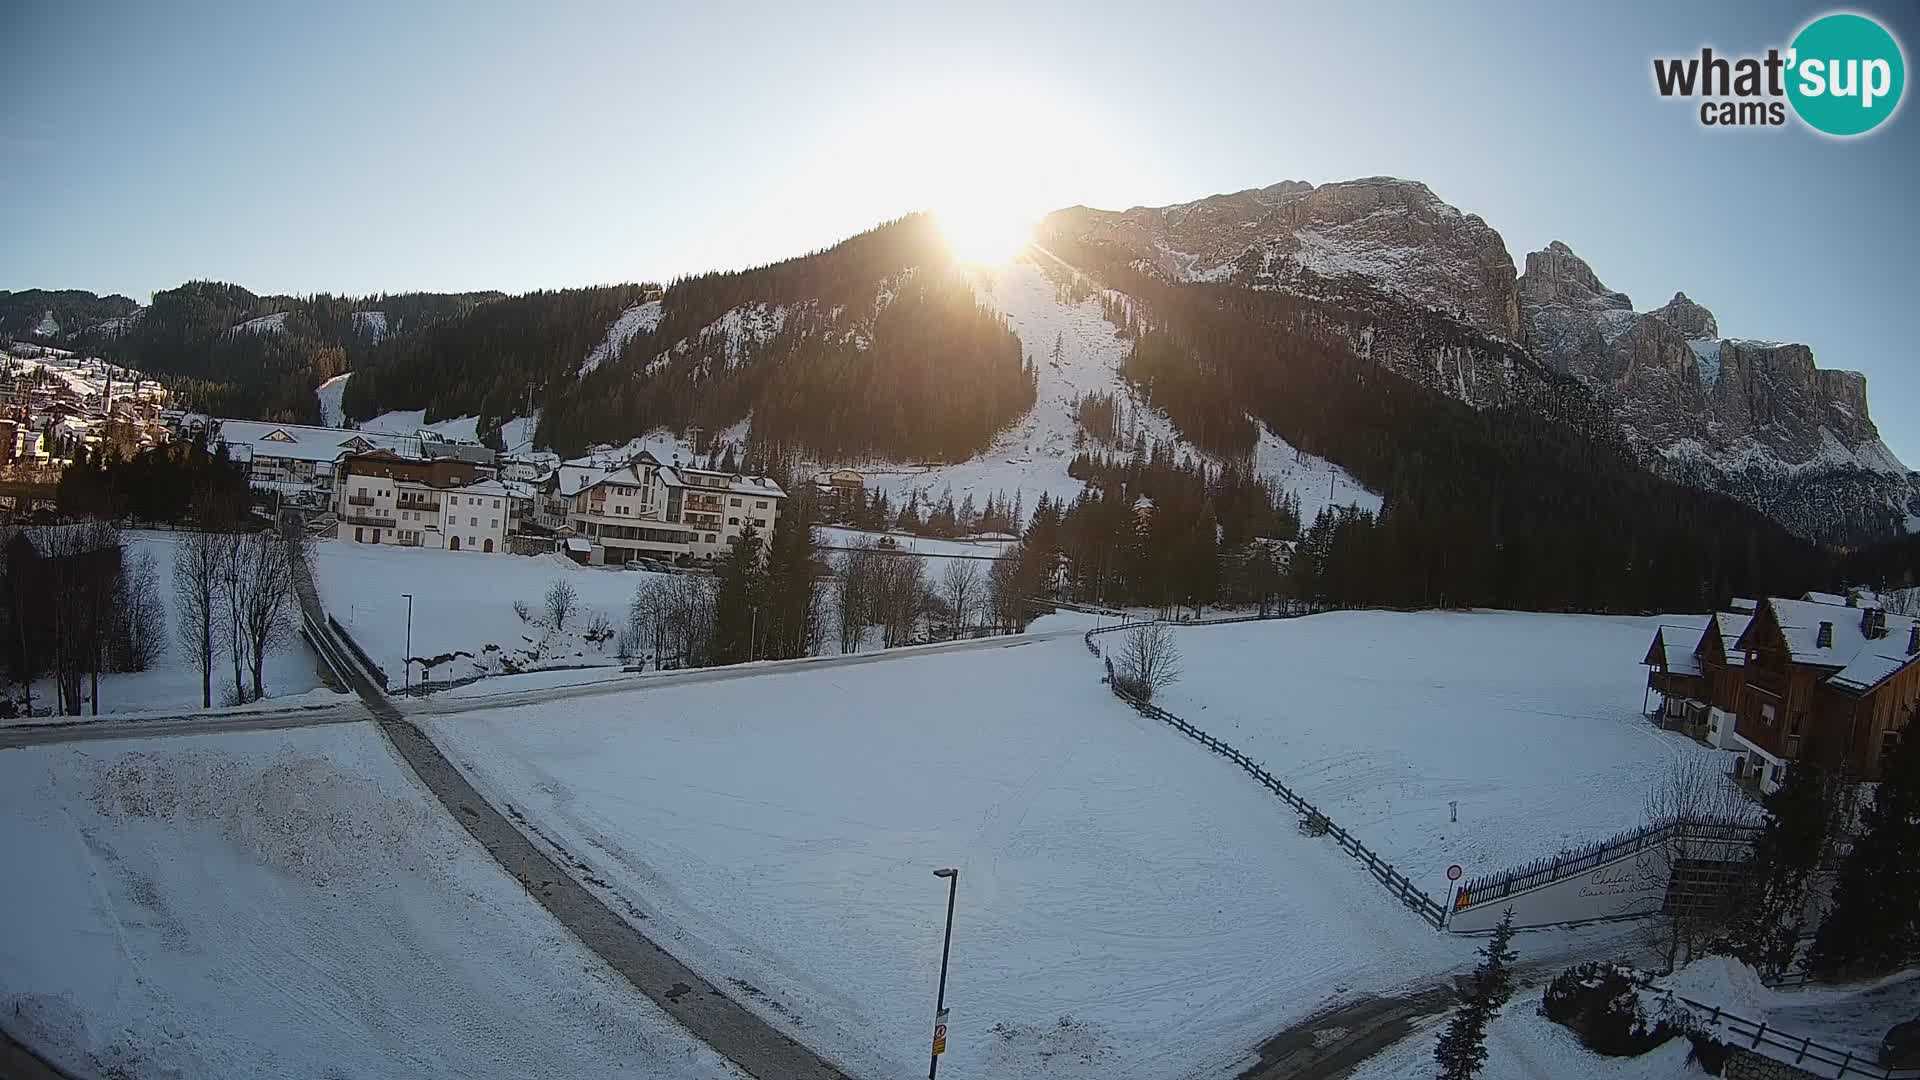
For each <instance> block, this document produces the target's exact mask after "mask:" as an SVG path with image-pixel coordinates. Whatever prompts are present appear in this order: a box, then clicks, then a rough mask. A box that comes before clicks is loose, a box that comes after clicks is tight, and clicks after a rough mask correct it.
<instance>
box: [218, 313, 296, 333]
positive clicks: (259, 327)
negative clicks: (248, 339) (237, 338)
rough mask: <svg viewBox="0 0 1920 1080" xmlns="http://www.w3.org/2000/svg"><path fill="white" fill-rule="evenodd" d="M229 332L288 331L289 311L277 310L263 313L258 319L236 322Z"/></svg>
mask: <svg viewBox="0 0 1920 1080" xmlns="http://www.w3.org/2000/svg"><path fill="white" fill-rule="evenodd" d="M227 332H228V333H229V334H284V333H286V332H287V312H284V311H276V312H274V313H273V314H271V315H262V316H260V317H259V318H257V319H248V320H246V321H245V322H238V323H234V324H233V326H232V327H231V328H230V329H229V330H228V331H227Z"/></svg>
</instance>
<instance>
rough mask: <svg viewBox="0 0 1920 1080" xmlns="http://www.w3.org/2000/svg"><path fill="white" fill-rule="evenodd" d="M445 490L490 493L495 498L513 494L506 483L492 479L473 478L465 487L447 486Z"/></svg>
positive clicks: (465, 492)
mask: <svg viewBox="0 0 1920 1080" xmlns="http://www.w3.org/2000/svg"><path fill="white" fill-rule="evenodd" d="M447 490H448V491H450V492H454V493H457V494H460V495H491V496H494V497H496V498H507V497H509V496H511V495H512V494H513V492H512V491H510V490H508V488H507V485H505V484H503V483H501V482H500V481H498V480H493V479H487V480H475V481H474V482H473V483H471V484H468V485H467V486H466V487H457V488H448V489H447Z"/></svg>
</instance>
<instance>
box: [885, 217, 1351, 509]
mask: <svg viewBox="0 0 1920 1080" xmlns="http://www.w3.org/2000/svg"><path fill="white" fill-rule="evenodd" d="M1041 259H1053V256H1051V255H1048V254H1046V253H1044V252H1041V251H1039V250H1038V249H1034V250H1033V251H1031V252H1030V253H1029V254H1028V255H1025V256H1022V257H1021V258H1019V259H1016V260H1015V261H1013V262H1012V263H1010V264H1008V265H1006V266H1004V267H997V268H994V269H992V270H981V271H978V272H977V276H976V278H975V281H974V291H975V294H976V295H977V296H978V298H979V300H980V302H981V303H983V304H986V305H988V306H989V307H992V308H993V309H994V310H996V311H999V312H1001V313H1002V314H1004V315H1005V316H1006V318H1007V324H1008V326H1009V327H1011V328H1012V330H1013V331H1014V333H1015V334H1017V335H1019V338H1020V344H1021V348H1022V349H1023V350H1024V351H1025V353H1026V355H1027V356H1028V357H1029V358H1031V359H1032V360H1033V361H1034V363H1035V364H1036V365H1037V367H1038V370H1039V373H1040V379H1039V390H1038V394H1037V396H1036V399H1035V402H1034V406H1033V408H1032V410H1030V411H1029V412H1028V413H1027V415H1026V416H1024V417H1022V418H1021V419H1020V421H1019V422H1017V423H1016V424H1015V425H1014V426H1013V427H1012V428H1010V429H1008V430H1007V431H1006V432H1005V433H1004V434H1002V435H1001V436H1000V438H999V439H997V440H996V441H995V442H994V444H993V447H992V448H991V449H989V450H988V451H987V452H985V453H983V454H980V455H978V456H976V457H974V458H972V459H969V460H967V461H964V462H960V463H958V464H952V465H941V466H935V467H918V466H887V465H855V466H853V467H855V468H858V469H860V471H861V472H862V474H863V475H864V476H865V477H866V480H867V484H868V485H869V486H870V487H878V488H881V489H883V490H885V491H886V492H887V493H888V497H889V498H891V499H893V500H894V505H896V506H898V505H901V503H902V502H903V501H904V499H905V497H906V495H907V494H908V493H909V492H914V491H918V492H919V493H920V494H921V496H922V498H923V499H924V498H926V497H929V496H931V497H933V498H938V497H939V496H940V495H941V494H942V492H944V491H945V490H947V489H949V488H951V489H952V491H953V496H954V499H955V500H956V501H957V500H960V499H963V498H965V497H966V495H967V494H968V493H972V494H973V496H974V498H975V501H977V502H981V503H984V502H985V501H986V497H987V495H989V494H991V493H994V492H1000V491H1004V492H1006V493H1007V494H1008V495H1009V496H1011V495H1012V494H1013V493H1014V492H1016V491H1018V492H1021V493H1023V495H1024V499H1023V502H1024V505H1025V506H1026V507H1028V508H1029V509H1030V508H1031V507H1032V506H1033V504H1034V502H1035V501H1036V500H1037V499H1038V497H1039V496H1040V494H1041V493H1042V492H1044V493H1046V494H1048V495H1050V496H1052V497H1053V498H1055V499H1066V500H1068V501H1071V500H1072V499H1073V498H1074V497H1075V496H1077V495H1079V493H1080V491H1081V489H1082V488H1083V487H1084V486H1085V485H1084V484H1083V482H1082V481H1079V480H1076V479H1074V478H1073V477H1071V476H1068V475H1067V463H1068V461H1069V460H1070V459H1071V458H1072V457H1073V455H1074V454H1075V453H1076V452H1077V450H1078V448H1077V447H1076V446H1075V433H1076V431H1077V429H1078V426H1079V425H1078V423H1077V421H1075V419H1074V415H1073V403H1074V401H1075V400H1077V399H1078V398H1080V397H1083V396H1085V395H1087V394H1105V393H1114V394H1118V395H1119V396H1120V397H1121V398H1122V399H1123V400H1125V399H1127V398H1128V396H1129V390H1128V387H1127V383H1126V381H1125V380H1124V379H1122V378H1121V377H1120V365H1121V362H1122V361H1123V360H1124V359H1125V357H1126V355H1127V351H1128V349H1129V348H1130V345H1129V343H1128V342H1127V341H1126V340H1125V339H1123V338H1120V337H1117V336H1115V333H1114V326H1113V324H1112V323H1110V322H1108V321H1107V320H1106V318H1105V316H1104V315H1102V313H1101V310H1100V300H1099V298H1098V297H1097V296H1089V297H1087V298H1086V299H1083V300H1080V301H1078V302H1077V303H1076V302H1070V301H1069V300H1067V299H1066V298H1065V297H1063V296H1062V295H1061V294H1060V291H1059V290H1058V289H1057V288H1056V287H1055V285H1054V282H1053V280H1052V279H1050V278H1049V277H1048V276H1047V274H1046V273H1045V272H1043V271H1042V269H1041V267H1040V266H1039V264H1038V263H1037V262H1036V260H1041ZM1055 261H1056V262H1057V260H1055ZM1058 267H1059V269H1061V270H1063V271H1067V272H1070V268H1068V267H1066V265H1065V264H1064V263H1060V264H1058ZM1056 346H1058V349H1059V355H1058V356H1057V357H1056V356H1055V347H1056ZM1135 410H1136V411H1135V416H1136V418H1137V419H1136V423H1137V427H1136V430H1137V431H1138V432H1139V433H1140V434H1141V435H1143V436H1145V437H1146V439H1147V440H1148V441H1149V442H1153V443H1162V444H1173V445H1176V446H1179V447H1180V448H1181V449H1182V450H1183V451H1185V452H1188V453H1192V454H1193V455H1194V456H1195V457H1197V458H1205V459H1207V460H1213V459H1212V458H1211V457H1210V456H1209V455H1206V454H1203V453H1200V452H1199V451H1197V450H1193V449H1192V448H1191V447H1190V446H1188V444H1187V443H1186V442H1185V441H1184V440H1182V439H1181V438H1180V435H1179V432H1178V430H1177V429H1176V428H1175V427H1174V425H1173V423H1172V421H1170V420H1168V419H1167V418H1166V417H1165V416H1164V415H1163V414H1161V413H1159V412H1157V411H1156V410H1154V409H1152V408H1149V407H1147V406H1146V405H1144V404H1141V403H1138V402H1136V403H1135ZM1260 430H1261V438H1260V443H1259V445H1258V447H1257V448H1256V450H1255V453H1254V459H1255V460H1254V467H1255V469H1256V471H1257V472H1258V473H1259V474H1260V475H1262V476H1264V477H1267V478H1268V479H1269V480H1271V481H1273V483H1274V484H1275V486H1276V487H1277V488H1280V489H1285V490H1290V491H1293V492H1295V493H1296V494H1298V495H1299V496H1300V508H1301V518H1302V521H1303V522H1305V523H1309V524H1310V523H1311V522H1312V521H1313V518H1314V516H1315V515H1316V514H1317V513H1318V512H1319V511H1320V509H1321V508H1322V507H1325V506H1328V505H1335V506H1346V505H1357V506H1360V507H1362V508H1364V509H1368V510H1378V509H1379V508H1380V497H1379V496H1378V495H1376V494H1375V493H1373V492H1371V491H1368V490H1367V489H1366V488H1365V487H1364V486H1362V485H1361V484H1360V483H1359V481H1357V480H1355V479H1354V478H1353V477H1352V476H1350V475H1349V474H1348V473H1347V472H1346V470H1344V469H1342V468H1340V467H1339V466H1337V465H1334V464H1332V463H1331V462H1328V461H1325V460H1324V459H1321V458H1317V457H1314V456H1312V455H1310V454H1302V453H1299V452H1297V451H1296V450H1295V449H1294V448H1293V447H1292V446H1291V445H1289V444H1288V443H1287V441H1286V440H1285V439H1282V438H1280V437H1279V436H1278V435H1276V434H1274V433H1273V432H1271V431H1268V430H1267V429H1266V427H1265V425H1261V429H1260Z"/></svg>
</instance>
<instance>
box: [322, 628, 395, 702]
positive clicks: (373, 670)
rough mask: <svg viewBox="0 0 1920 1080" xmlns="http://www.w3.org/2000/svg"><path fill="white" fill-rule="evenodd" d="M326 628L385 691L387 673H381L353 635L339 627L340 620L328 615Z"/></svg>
mask: <svg viewBox="0 0 1920 1080" xmlns="http://www.w3.org/2000/svg"><path fill="white" fill-rule="evenodd" d="M327 626H328V627H330V628H332V630H333V636H334V637H335V638H337V639H338V640H339V641H340V643H341V644H343V645H345V646H346V647H347V650H348V651H349V652H351V653H353V655H354V658H355V659H357V660H359V661H360V666H361V667H362V668H364V669H366V672H367V675H368V676H369V677H370V678H372V679H373V681H374V682H377V683H379V684H380V689H381V690H382V691H384V690H386V688H387V673H386V672H384V671H381V670H380V665H379V664H376V663H374V662H373V658H372V657H370V656H368V655H367V651H366V650H365V649H362V648H361V647H360V643H359V642H357V641H355V640H353V635H352V634H349V633H347V628H346V627H344V626H341V625H340V620H338V619H336V618H334V617H333V616H331V615H329V616H327Z"/></svg>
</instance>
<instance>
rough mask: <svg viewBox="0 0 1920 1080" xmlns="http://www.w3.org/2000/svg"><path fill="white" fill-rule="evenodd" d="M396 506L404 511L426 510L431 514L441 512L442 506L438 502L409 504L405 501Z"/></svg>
mask: <svg viewBox="0 0 1920 1080" xmlns="http://www.w3.org/2000/svg"><path fill="white" fill-rule="evenodd" d="M394 505H395V506H398V507H399V508H400V509H402V510H424V511H426V512H427V513H429V514H437V513H439V512H440V504H439V503H437V502H407V501H405V500H404V499H403V500H401V501H400V502H397V503H395V504H394Z"/></svg>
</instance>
